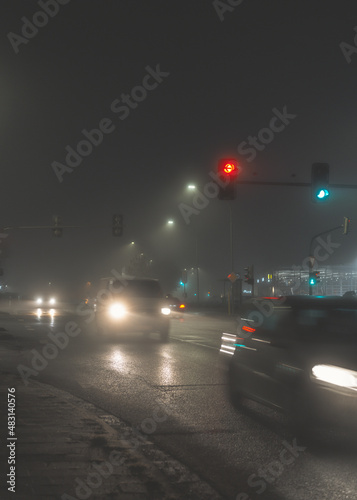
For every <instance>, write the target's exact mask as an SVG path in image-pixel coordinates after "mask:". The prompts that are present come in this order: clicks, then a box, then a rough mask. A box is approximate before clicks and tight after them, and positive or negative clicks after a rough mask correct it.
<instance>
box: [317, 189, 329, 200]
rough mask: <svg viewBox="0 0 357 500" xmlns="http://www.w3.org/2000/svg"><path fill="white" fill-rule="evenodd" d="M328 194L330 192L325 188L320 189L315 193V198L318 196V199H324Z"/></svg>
mask: <svg viewBox="0 0 357 500" xmlns="http://www.w3.org/2000/svg"><path fill="white" fill-rule="evenodd" d="M329 196H330V193H329V191H328V190H327V189H320V190H319V191H318V192H317V193H316V198H318V199H319V200H324V199H325V198H328V197H329Z"/></svg>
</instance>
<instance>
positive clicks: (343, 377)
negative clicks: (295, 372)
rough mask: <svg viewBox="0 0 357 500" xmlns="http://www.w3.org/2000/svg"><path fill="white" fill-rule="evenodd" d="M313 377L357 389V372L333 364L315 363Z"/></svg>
mask: <svg viewBox="0 0 357 500" xmlns="http://www.w3.org/2000/svg"><path fill="white" fill-rule="evenodd" d="M311 372H312V378H315V379H317V380H321V381H322V382H327V383H328V384H331V385H337V386H339V387H346V388H348V389H353V390H357V372H355V371H353V370H347V368H340V367H339V366H333V365H315V366H314V367H313V368H312V370H311Z"/></svg>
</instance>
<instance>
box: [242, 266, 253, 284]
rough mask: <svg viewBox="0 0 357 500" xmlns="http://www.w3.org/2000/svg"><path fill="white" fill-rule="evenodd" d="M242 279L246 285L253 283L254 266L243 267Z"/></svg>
mask: <svg viewBox="0 0 357 500" xmlns="http://www.w3.org/2000/svg"><path fill="white" fill-rule="evenodd" d="M244 281H245V283H248V285H253V283H254V268H253V266H247V267H245V268H244Z"/></svg>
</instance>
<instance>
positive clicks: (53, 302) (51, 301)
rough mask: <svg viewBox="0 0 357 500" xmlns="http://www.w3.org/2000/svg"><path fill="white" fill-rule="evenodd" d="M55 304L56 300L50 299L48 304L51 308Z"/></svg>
mask: <svg viewBox="0 0 357 500" xmlns="http://www.w3.org/2000/svg"><path fill="white" fill-rule="evenodd" d="M55 303H56V299H54V298H53V297H52V298H51V299H50V304H51V306H53V305H54V304H55Z"/></svg>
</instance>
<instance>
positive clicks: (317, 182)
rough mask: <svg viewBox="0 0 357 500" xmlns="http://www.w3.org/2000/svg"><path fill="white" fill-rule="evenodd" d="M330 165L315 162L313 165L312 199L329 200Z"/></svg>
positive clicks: (315, 200)
mask: <svg viewBox="0 0 357 500" xmlns="http://www.w3.org/2000/svg"><path fill="white" fill-rule="evenodd" d="M329 175H330V166H329V165H328V164H327V163H314V164H313V165H312V167H311V199H312V201H313V202H315V203H316V202H318V203H320V202H323V201H327V200H328V199H329V197H330V189H329Z"/></svg>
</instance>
